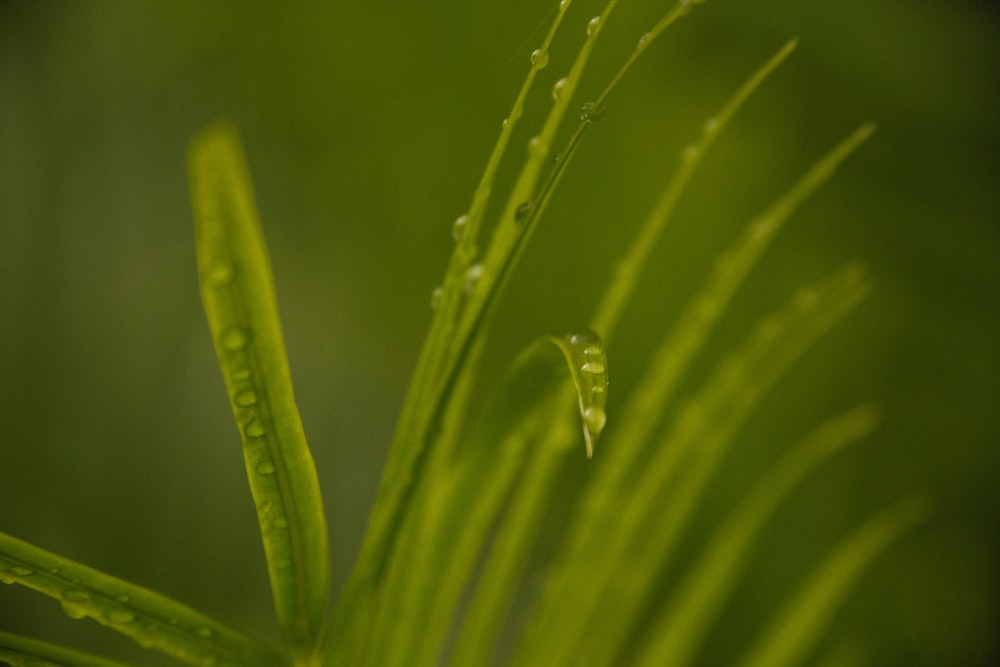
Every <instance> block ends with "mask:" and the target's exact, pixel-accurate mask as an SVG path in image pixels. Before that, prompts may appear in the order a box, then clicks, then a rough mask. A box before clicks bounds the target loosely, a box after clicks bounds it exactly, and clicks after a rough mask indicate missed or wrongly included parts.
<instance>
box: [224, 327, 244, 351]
mask: <svg viewBox="0 0 1000 667" xmlns="http://www.w3.org/2000/svg"><path fill="white" fill-rule="evenodd" d="M246 346H247V335H246V334H245V333H243V331H242V330H240V329H230V330H229V331H227V332H225V333H224V334H222V349H223V350H226V351H227V352H238V351H239V350H242V349H243V348H245V347H246Z"/></svg>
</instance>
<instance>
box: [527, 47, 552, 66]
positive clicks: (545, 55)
mask: <svg viewBox="0 0 1000 667" xmlns="http://www.w3.org/2000/svg"><path fill="white" fill-rule="evenodd" d="M548 64H549V52H548V51H545V50H543V49H535V50H534V51H532V52H531V65H532V66H533V67H534V68H535V69H545V66H546V65H548Z"/></svg>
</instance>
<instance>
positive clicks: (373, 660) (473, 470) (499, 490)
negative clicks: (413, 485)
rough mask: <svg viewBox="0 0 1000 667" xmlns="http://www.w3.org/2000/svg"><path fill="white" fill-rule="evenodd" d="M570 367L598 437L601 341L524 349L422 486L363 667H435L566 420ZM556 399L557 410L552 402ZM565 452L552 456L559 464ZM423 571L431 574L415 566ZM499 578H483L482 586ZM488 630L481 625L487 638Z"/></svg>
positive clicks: (550, 342)
mask: <svg viewBox="0 0 1000 667" xmlns="http://www.w3.org/2000/svg"><path fill="white" fill-rule="evenodd" d="M567 367H568V369H569V376H570V379H571V380H572V387H573V388H574V389H575V391H576V403H577V405H578V407H579V409H580V421H581V422H582V423H583V426H584V440H585V442H588V441H591V442H592V441H594V440H596V438H597V437H598V436H599V434H600V430H601V428H602V427H603V422H604V419H603V414H604V412H603V411H604V404H605V401H606V399H607V357H606V354H605V352H604V348H603V344H602V343H601V340H600V338H599V337H597V335H596V334H594V333H593V332H591V331H586V330H583V331H577V332H573V333H571V334H570V335H567V336H566V337H564V338H554V337H550V338H543V339H540V340H539V341H537V342H536V343H535V344H534V345H532V346H530V347H529V348H528V349H526V350H525V351H524V352H523V353H522V354H521V355H520V356H519V357H518V359H517V361H516V363H515V364H514V367H513V369H512V371H511V372H510V373H509V374H508V375H507V377H506V379H505V381H504V382H503V383H502V384H501V386H500V388H499V390H498V392H497V393H496V394H494V396H493V397H492V399H491V400H490V402H489V404H488V405H487V408H486V410H485V412H484V414H483V416H482V418H481V419H480V420H479V421H478V422H477V424H476V425H475V426H474V427H473V428H472V430H471V431H470V433H469V435H468V436H467V437H466V438H465V439H464V440H463V442H462V447H461V449H460V450H459V451H458V452H456V453H455V457H454V458H453V459H452V460H449V461H447V462H436V463H435V465H434V469H435V473H436V474H435V475H434V476H433V477H432V478H431V479H432V480H433V481H427V482H426V483H424V484H422V485H421V487H420V493H419V494H418V495H417V496H416V498H415V501H414V502H415V505H416V507H415V508H414V510H413V513H412V514H411V519H410V521H409V522H408V523H407V525H408V526H409V527H410V528H412V532H411V533H410V534H409V535H407V536H406V537H405V538H400V540H399V541H398V543H397V553H396V554H395V555H394V559H393V563H392V566H390V569H389V573H388V575H387V582H386V585H385V592H384V594H383V598H382V601H381V606H380V608H381V610H382V612H383V613H382V614H381V617H380V619H379V623H378V626H377V629H376V631H375V634H374V636H373V638H372V639H371V641H370V643H371V645H372V646H373V649H374V651H375V653H374V655H373V656H371V657H370V658H368V659H367V660H366V662H367V663H370V664H380V665H436V664H438V660H439V657H440V654H441V650H442V645H443V643H444V640H445V637H446V632H447V630H448V629H449V627H450V624H451V622H452V620H453V618H454V617H455V615H456V609H457V606H458V603H459V601H460V596H461V594H462V593H463V591H465V590H466V588H467V587H468V586H469V583H470V581H471V580H472V578H473V574H474V572H475V566H476V564H477V563H478V560H479V557H480V556H481V554H482V550H483V545H484V544H486V543H487V542H488V541H489V540H488V537H489V535H490V534H491V532H492V531H493V530H494V527H495V525H496V523H497V518H498V517H499V516H500V515H501V514H503V513H504V512H505V510H506V509H507V506H508V503H509V498H510V496H511V493H512V489H513V488H517V489H518V490H520V489H521V487H522V486H524V485H525V484H528V482H526V481H525V477H526V476H527V475H528V473H527V472H526V471H527V470H530V469H531V466H532V461H534V460H535V459H536V458H537V457H539V456H542V457H544V456H546V455H545V454H541V453H540V451H539V450H544V449H546V448H547V443H545V442H541V440H543V436H542V435H541V434H543V433H545V432H546V431H547V430H548V429H549V428H550V427H551V424H552V423H553V422H554V421H556V420H558V419H560V418H561V417H563V416H564V415H566V414H568V413H567V411H566V410H565V408H566V406H568V405H570V404H571V401H572V392H569V393H568V394H567V393H563V392H562V391H558V390H557V388H558V387H559V386H560V385H565V381H564V378H563V376H564V375H565V369H566V368H567ZM555 398H561V399H563V401H562V402H559V403H556V401H555ZM563 432H564V433H565V431H563ZM568 433H569V438H568V439H569V440H570V441H573V440H577V441H578V440H579V435H577V436H576V437H575V438H574V436H573V433H574V431H573V429H572V428H570V429H569V430H568ZM577 433H578V432H577ZM564 452H565V449H562V450H560V451H559V452H558V454H559V455H560V457H561V455H562V454H563V453H564ZM536 507H544V504H542V505H538V506H536ZM501 532H502V531H501ZM495 542H496V547H495V550H497V551H503V552H504V553H509V552H510V551H511V550H510V549H507V548H504V547H502V546H501V544H502V538H500V537H497V538H496V539H495ZM424 563H426V564H428V565H430V567H426V568H423V567H421V564H424ZM488 568H489V566H488V565H487V569H488ZM495 579H496V577H493V576H490V575H489V574H484V575H483V576H481V577H479V582H480V584H479V585H480V586H485V585H488V584H489V583H490V582H492V581H494V580H495ZM473 606H474V607H475V603H473ZM406 619H420V621H419V622H407V620H406ZM486 625H487V624H485V623H482V622H480V623H477V626H478V628H479V629H481V630H483V631H484V632H486V630H485V628H486ZM491 637H492V635H491ZM459 664H462V663H461V662H460V663H459ZM465 664H477V663H475V662H473V663H469V662H465Z"/></svg>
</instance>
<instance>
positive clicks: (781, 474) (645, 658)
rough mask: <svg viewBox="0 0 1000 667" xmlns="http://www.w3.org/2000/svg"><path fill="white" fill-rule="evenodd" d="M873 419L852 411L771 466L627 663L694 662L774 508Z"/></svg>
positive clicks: (868, 411)
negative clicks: (646, 639) (635, 655)
mask: <svg viewBox="0 0 1000 667" xmlns="http://www.w3.org/2000/svg"><path fill="white" fill-rule="evenodd" d="M875 421H876V417H875V412H874V410H873V409H872V408H870V407H867V406H862V407H859V408H856V409H854V410H852V411H850V412H848V413H847V414H845V415H842V416H841V417H839V418H837V419H835V420H832V421H829V422H827V423H825V424H823V425H822V426H821V427H820V428H819V429H817V430H816V431H815V432H814V433H812V434H811V435H810V436H809V437H808V438H806V440H805V441H804V442H803V443H802V444H801V445H799V446H798V447H796V448H794V449H793V450H791V451H790V452H789V453H788V454H786V455H785V456H784V457H783V458H782V459H781V460H780V461H779V462H778V463H776V464H775V465H774V466H772V468H771V469H770V470H769V471H768V472H767V473H766V474H765V475H764V477H763V478H762V479H761V480H760V482H758V483H757V484H756V485H755V486H754V489H753V490H752V491H751V492H750V493H749V494H748V495H747V497H746V498H745V499H744V500H742V501H741V502H740V503H739V506H738V507H737V508H736V509H735V510H733V512H732V513H731V515H730V517H729V518H728V519H727V520H726V521H725V523H723V524H722V525H721V526H720V527H719V528H718V530H717V531H716V534H715V536H714V537H713V539H712V541H711V542H710V543H709V545H708V546H707V547H706V548H705V550H704V552H703V553H702V555H701V556H699V558H698V560H697V561H696V564H695V566H694V567H693V569H692V571H691V572H689V573H688V574H686V575H684V577H683V579H682V583H681V587H680V590H679V591H678V592H677V594H676V595H675V599H674V600H673V602H672V603H671V604H669V605H667V606H665V607H664V609H662V610H661V612H660V613H659V615H658V616H657V618H656V619H654V620H653V621H652V622H651V623H650V628H651V629H650V631H649V633H648V634H649V640H648V642H647V646H646V647H645V648H644V649H643V651H642V652H641V653H640V657H639V658H638V659H636V660H633V661H631V662H633V663H634V664H638V665H650V667H652V666H654V665H663V664H666V663H670V664H671V665H676V667H682V666H683V665H688V664H693V663H695V662H696V661H697V650H698V648H699V646H700V642H701V641H702V639H703V638H704V636H705V635H706V634H707V632H708V630H709V629H710V628H711V625H712V622H713V621H714V620H715V618H716V616H717V612H718V610H719V609H720V607H721V605H722V603H723V602H724V601H725V600H726V596H727V594H728V593H729V592H730V591H731V590H732V586H733V584H734V582H735V581H736V578H737V576H738V575H739V574H740V573H741V572H742V571H743V569H744V568H745V566H746V565H747V561H748V558H747V553H748V551H749V550H750V547H751V546H752V545H753V543H754V541H755V539H756V537H757V536H758V534H759V533H760V530H761V528H762V527H763V526H764V525H765V524H766V522H767V519H768V518H769V517H770V516H771V514H772V513H773V512H774V510H775V508H776V507H777V506H778V505H779V504H780V503H781V502H782V501H783V500H784V499H785V498H786V497H787V496H788V494H789V492H790V491H791V490H792V489H793V488H794V486H795V485H796V484H798V483H799V482H800V481H801V480H802V479H803V478H804V477H805V476H806V475H807V474H808V473H810V472H811V471H812V470H813V469H815V468H816V466H817V465H819V464H820V463H821V462H822V461H823V460H824V459H825V458H826V457H828V456H830V455H831V454H833V453H834V452H836V451H838V450H839V449H841V448H842V447H844V446H846V445H848V444H850V443H852V442H856V441H857V440H858V439H859V438H861V437H862V436H864V435H866V434H868V433H870V432H871V430H872V429H873V428H874V426H875Z"/></svg>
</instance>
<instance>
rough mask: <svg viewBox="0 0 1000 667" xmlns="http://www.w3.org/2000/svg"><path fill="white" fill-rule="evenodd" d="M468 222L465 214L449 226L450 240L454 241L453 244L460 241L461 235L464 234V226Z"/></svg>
mask: <svg viewBox="0 0 1000 667" xmlns="http://www.w3.org/2000/svg"><path fill="white" fill-rule="evenodd" d="M468 221H469V216H468V215H467V214H465V213H463V214H462V215H460V216H458V217H457V218H455V222H453V223H452V224H451V238H453V239H455V243H458V242H459V241H461V240H462V234H464V233H465V225H466V223H467V222H468Z"/></svg>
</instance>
